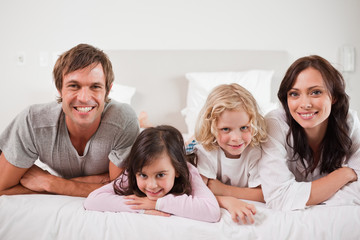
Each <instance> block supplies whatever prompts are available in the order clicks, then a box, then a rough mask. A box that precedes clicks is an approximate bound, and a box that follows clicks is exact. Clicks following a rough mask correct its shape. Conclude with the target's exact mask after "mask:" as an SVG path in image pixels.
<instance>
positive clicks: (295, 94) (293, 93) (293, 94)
mask: <svg viewBox="0 0 360 240" xmlns="http://www.w3.org/2000/svg"><path fill="white" fill-rule="evenodd" d="M288 95H289V97H297V96H299V94H298V93H297V92H294V91H291V92H289V93H288Z"/></svg>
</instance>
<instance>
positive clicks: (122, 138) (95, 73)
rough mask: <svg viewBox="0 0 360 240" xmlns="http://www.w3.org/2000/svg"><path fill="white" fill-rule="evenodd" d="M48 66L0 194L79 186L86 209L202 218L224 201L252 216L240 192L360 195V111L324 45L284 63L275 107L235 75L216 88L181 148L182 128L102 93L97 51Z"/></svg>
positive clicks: (340, 199) (2, 160) (104, 83)
mask: <svg viewBox="0 0 360 240" xmlns="http://www.w3.org/2000/svg"><path fill="white" fill-rule="evenodd" d="M53 75H54V81H55V85H56V88H57V90H58V92H59V95H60V97H59V99H58V103H56V102H54V103H49V104H38V105H33V106H30V107H29V108H27V109H26V110H24V111H23V112H22V113H20V114H19V115H18V116H17V117H16V118H15V119H14V121H13V122H12V123H10V125H9V126H8V127H7V128H6V129H5V131H4V132H3V133H2V134H1V136H0V153H1V155H0V195H13V194H28V193H52V194H62V195H69V196H82V197H87V198H86V200H85V202H84V207H85V208H86V209H88V210H97V211H113V212H121V211H130V212H137V213H145V214H154V215H161V216H170V215H177V216H182V217H187V218H192V219H196V220H201V221H207V222H216V221H218V220H219V219H220V208H219V207H222V208H225V209H227V210H228V211H229V213H230V214H231V216H232V219H233V220H234V221H235V222H241V223H253V222H254V218H253V215H254V214H256V209H255V207H254V205H252V204H249V203H247V202H246V201H242V200H240V199H243V200H253V201H260V202H266V204H267V206H269V207H271V208H273V209H282V210H295V209H304V208H306V207H308V206H312V205H316V204H320V203H325V204H329V205H331V204H333V205H334V204H336V205H349V204H351V205H360V184H359V182H358V181H357V180H358V178H357V175H358V174H359V171H360V149H359V147H360V125H359V120H358V117H357V114H356V112H353V111H351V110H349V98H348V96H347V94H346V93H345V82H344V80H343V78H342V76H341V74H340V73H339V72H338V71H337V70H336V69H335V68H334V67H333V66H332V65H331V64H330V63H329V62H328V61H327V60H325V59H323V58H321V57H319V56H309V57H303V58H300V59H298V60H297V61H295V62H294V63H293V64H292V65H291V66H290V68H289V69H288V71H287V72H286V74H285V77H284V79H283V81H282V82H281V85H280V88H279V91H278V97H279V100H280V102H281V104H282V108H279V109H277V110H274V111H272V112H270V113H269V114H267V116H266V117H265V119H264V118H263V117H262V116H261V114H260V113H259V110H258V106H257V103H256V101H255V99H254V98H253V96H252V95H251V94H250V93H249V92H248V91H247V90H246V89H244V88H243V87H241V86H239V85H238V84H229V85H225V84H224V85H220V86H218V87H216V88H215V89H213V90H212V92H211V93H210V94H209V96H208V98H207V100H206V103H205V105H204V106H203V108H202V110H201V112H200V115H199V117H198V121H197V125H196V129H195V136H194V137H195V139H196V145H195V146H194V151H192V152H191V154H188V155H187V153H186V151H185V146H184V140H183V138H182V135H181V134H180V132H179V131H178V130H177V129H175V128H174V127H171V126H157V127H148V128H145V129H144V130H143V131H141V132H140V128H139V123H138V119H137V117H136V114H135V113H134V111H133V109H132V108H131V107H130V106H129V105H127V104H120V103H117V102H115V101H110V99H108V94H109V91H110V89H111V86H112V83H113V81H114V75H113V71H112V66H111V62H110V60H109V59H108V57H107V56H106V54H104V53H103V52H102V51H101V50H99V49H97V48H94V47H92V46H90V45H87V44H80V45H78V46H76V47H74V48H72V49H70V50H69V51H67V52H65V53H64V54H62V55H61V56H60V57H59V59H58V60H57V62H56V64H55V67H54V70H53ZM59 103H61V104H59ZM37 159H39V160H40V161H42V162H44V163H45V164H47V165H48V166H49V167H50V168H51V169H52V170H54V171H55V172H56V173H57V174H56V175H53V174H50V173H48V172H47V171H45V170H42V169H40V168H39V167H37V166H36V165H34V162H35V161H36V160H37Z"/></svg>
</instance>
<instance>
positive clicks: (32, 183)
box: [20, 165, 52, 192]
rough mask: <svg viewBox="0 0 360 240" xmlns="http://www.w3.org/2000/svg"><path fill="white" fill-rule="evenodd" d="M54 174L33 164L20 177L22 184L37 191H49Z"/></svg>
mask: <svg viewBox="0 0 360 240" xmlns="http://www.w3.org/2000/svg"><path fill="white" fill-rule="evenodd" d="M51 176H52V175H51V174H50V173H48V172H47V171H44V170H42V169H41V168H39V167H38V166H36V165H33V166H32V167H31V168H29V169H28V170H27V172H26V173H25V174H24V176H23V177H22V178H21V179H20V183H21V185H23V186H24V187H26V188H27V189H30V190H32V191H35V192H47V190H46V189H47V186H48V183H49V178H50V177H51Z"/></svg>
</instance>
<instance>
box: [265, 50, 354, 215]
mask: <svg viewBox="0 0 360 240" xmlns="http://www.w3.org/2000/svg"><path fill="white" fill-rule="evenodd" d="M278 98H279V100H280V102H281V104H282V107H283V109H277V110H274V111H272V112H270V113H269V114H268V115H267V116H266V117H265V119H266V124H267V129H268V134H269V141H267V142H266V143H265V144H263V150H264V153H265V154H264V157H263V158H262V159H261V161H260V163H259V164H260V165H259V168H260V176H261V179H262V181H261V185H262V189H263V194H264V198H265V201H266V203H267V204H268V205H269V206H270V207H272V208H276V209H285V210H293V209H303V208H305V207H306V206H310V205H316V204H320V203H323V202H324V201H327V203H328V204H330V203H334V202H336V204H339V201H340V204H354V203H355V204H360V186H359V183H358V182H357V174H358V173H359V171H360V125H359V119H358V117H357V114H356V112H354V111H351V110H349V97H348V95H347V94H346V93H345V81H344V79H343V77H342V76H341V74H340V73H339V72H338V71H337V70H336V69H335V68H334V67H333V66H332V65H331V64H330V63H329V62H328V61H327V60H325V59H324V58H322V57H319V56H308V57H303V58H300V59H298V60H297V61H295V62H294V63H293V64H292V65H291V66H290V68H289V69H288V70H287V72H286V74H285V77H284V78H283V80H282V82H281V84H280V88H279V91H278ZM344 186H346V187H344ZM340 189H341V190H340ZM339 190H340V191H339Z"/></svg>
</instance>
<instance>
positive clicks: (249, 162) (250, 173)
mask: <svg viewBox="0 0 360 240" xmlns="http://www.w3.org/2000/svg"><path fill="white" fill-rule="evenodd" d="M195 148H196V149H197V150H196V155H197V159H198V162H197V168H198V170H199V173H200V174H201V175H203V176H205V177H207V178H209V179H218V180H219V181H221V182H222V183H224V184H227V185H231V186H235V187H250V188H252V187H257V186H259V185H260V178H259V173H258V162H259V160H260V158H261V154H262V153H261V149H260V148H259V147H251V146H250V145H249V146H247V147H246V148H245V150H244V151H243V152H242V153H241V156H240V157H239V158H236V159H233V158H227V157H226V156H225V153H224V151H223V150H222V149H221V148H217V149H215V150H212V151H206V150H205V149H204V147H203V146H202V145H201V144H198V145H196V146H195Z"/></svg>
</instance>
